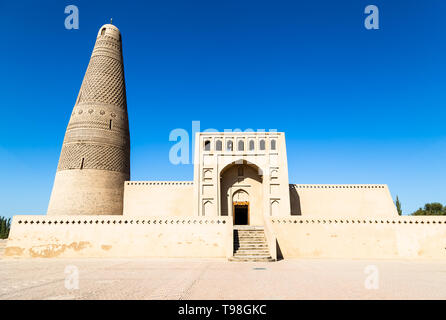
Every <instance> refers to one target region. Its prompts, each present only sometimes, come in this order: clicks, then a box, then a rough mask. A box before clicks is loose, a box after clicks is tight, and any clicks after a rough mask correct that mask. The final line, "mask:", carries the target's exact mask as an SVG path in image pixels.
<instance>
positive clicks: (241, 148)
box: [238, 140, 245, 151]
mask: <svg viewBox="0 0 446 320" xmlns="http://www.w3.org/2000/svg"><path fill="white" fill-rule="evenodd" d="M238 151H245V142H243V140H239V142H238Z"/></svg>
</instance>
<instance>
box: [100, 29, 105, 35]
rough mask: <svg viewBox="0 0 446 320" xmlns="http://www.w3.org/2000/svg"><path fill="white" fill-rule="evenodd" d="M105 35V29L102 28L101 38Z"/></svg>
mask: <svg viewBox="0 0 446 320" xmlns="http://www.w3.org/2000/svg"><path fill="white" fill-rule="evenodd" d="M104 34H105V28H102V30H101V36H103V35H104Z"/></svg>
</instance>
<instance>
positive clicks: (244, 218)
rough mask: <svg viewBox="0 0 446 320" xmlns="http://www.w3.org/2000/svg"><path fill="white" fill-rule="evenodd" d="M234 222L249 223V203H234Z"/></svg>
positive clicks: (236, 223)
mask: <svg viewBox="0 0 446 320" xmlns="http://www.w3.org/2000/svg"><path fill="white" fill-rule="evenodd" d="M234 224H235V225H247V224H248V205H234Z"/></svg>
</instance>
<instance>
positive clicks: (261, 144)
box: [260, 139, 265, 150]
mask: <svg viewBox="0 0 446 320" xmlns="http://www.w3.org/2000/svg"><path fill="white" fill-rule="evenodd" d="M260 150H265V140H263V139H262V140H260Z"/></svg>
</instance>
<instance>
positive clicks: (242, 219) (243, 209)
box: [232, 189, 249, 225]
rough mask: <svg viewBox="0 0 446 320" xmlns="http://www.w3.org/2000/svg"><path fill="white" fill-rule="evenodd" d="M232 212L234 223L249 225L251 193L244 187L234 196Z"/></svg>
mask: <svg viewBox="0 0 446 320" xmlns="http://www.w3.org/2000/svg"><path fill="white" fill-rule="evenodd" d="M232 212H233V217H232V219H233V223H234V225H249V194H248V192H246V191H245V190H243V189H239V190H237V191H236V192H235V193H234V195H233V196H232Z"/></svg>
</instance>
